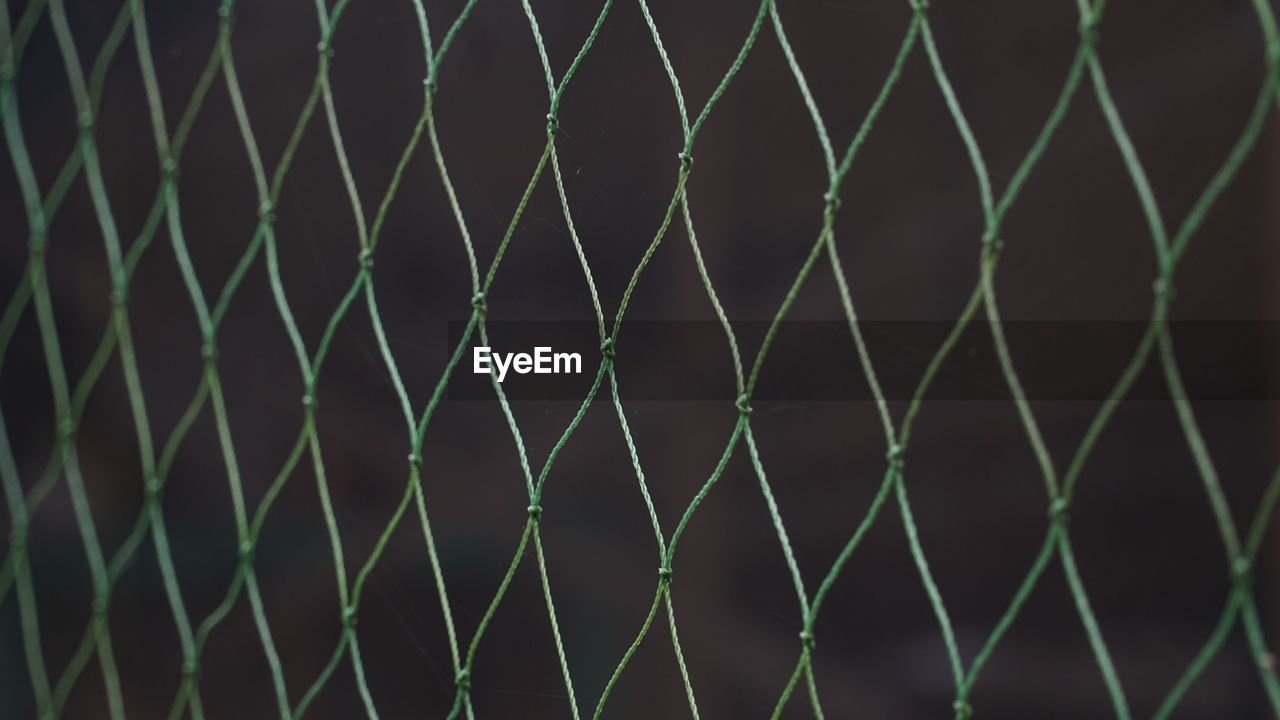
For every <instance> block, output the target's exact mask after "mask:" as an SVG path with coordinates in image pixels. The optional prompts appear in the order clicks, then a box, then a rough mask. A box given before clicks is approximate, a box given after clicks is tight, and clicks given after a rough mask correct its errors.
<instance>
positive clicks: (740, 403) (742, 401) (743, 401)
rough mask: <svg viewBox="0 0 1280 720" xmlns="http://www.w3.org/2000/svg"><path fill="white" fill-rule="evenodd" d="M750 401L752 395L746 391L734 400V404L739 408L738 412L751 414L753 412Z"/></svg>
mask: <svg viewBox="0 0 1280 720" xmlns="http://www.w3.org/2000/svg"><path fill="white" fill-rule="evenodd" d="M750 402H751V397H750V396H748V395H747V394H746V393H743V394H741V395H739V396H738V399H737V400H734V401H733V406H734V407H736V408H738V414H740V415H750V414H751V405H750Z"/></svg>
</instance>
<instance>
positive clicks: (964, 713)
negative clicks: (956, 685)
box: [951, 700, 973, 720]
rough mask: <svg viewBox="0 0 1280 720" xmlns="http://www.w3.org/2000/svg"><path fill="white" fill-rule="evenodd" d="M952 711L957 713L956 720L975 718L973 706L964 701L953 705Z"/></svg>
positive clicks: (958, 701)
mask: <svg viewBox="0 0 1280 720" xmlns="http://www.w3.org/2000/svg"><path fill="white" fill-rule="evenodd" d="M951 709H952V710H955V711H956V720H968V719H969V718H971V717H973V706H972V705H970V704H969V703H968V702H966V701H964V700H957V701H955V702H953V703H951Z"/></svg>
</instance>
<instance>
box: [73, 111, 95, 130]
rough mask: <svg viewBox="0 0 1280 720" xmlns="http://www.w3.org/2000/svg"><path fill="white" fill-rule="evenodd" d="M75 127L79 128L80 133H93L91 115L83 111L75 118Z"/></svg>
mask: <svg viewBox="0 0 1280 720" xmlns="http://www.w3.org/2000/svg"><path fill="white" fill-rule="evenodd" d="M76 125H78V126H79V127H80V132H82V133H87V132H92V131H93V113H91V112H89V111H88V110H85V111H84V112H82V113H80V115H79V116H78V117H76Z"/></svg>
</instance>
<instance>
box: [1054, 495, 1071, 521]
mask: <svg viewBox="0 0 1280 720" xmlns="http://www.w3.org/2000/svg"><path fill="white" fill-rule="evenodd" d="M1070 505H1071V503H1069V502H1068V501H1067V499H1066V498H1064V497H1060V498H1054V500H1053V502H1051V503H1049V519H1050V520H1052V521H1053V522H1055V523H1060V524H1062V525H1066V524H1067V520H1068V519H1069V517H1070V516H1069V515H1068V512H1067V511H1068V510H1069V509H1070Z"/></svg>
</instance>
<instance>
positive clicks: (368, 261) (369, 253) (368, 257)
mask: <svg viewBox="0 0 1280 720" xmlns="http://www.w3.org/2000/svg"><path fill="white" fill-rule="evenodd" d="M356 259H357V261H359V263H360V267H362V268H364V269H365V270H372V269H373V248H365V249H363V250H361V251H360V254H359V255H358V256H356Z"/></svg>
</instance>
